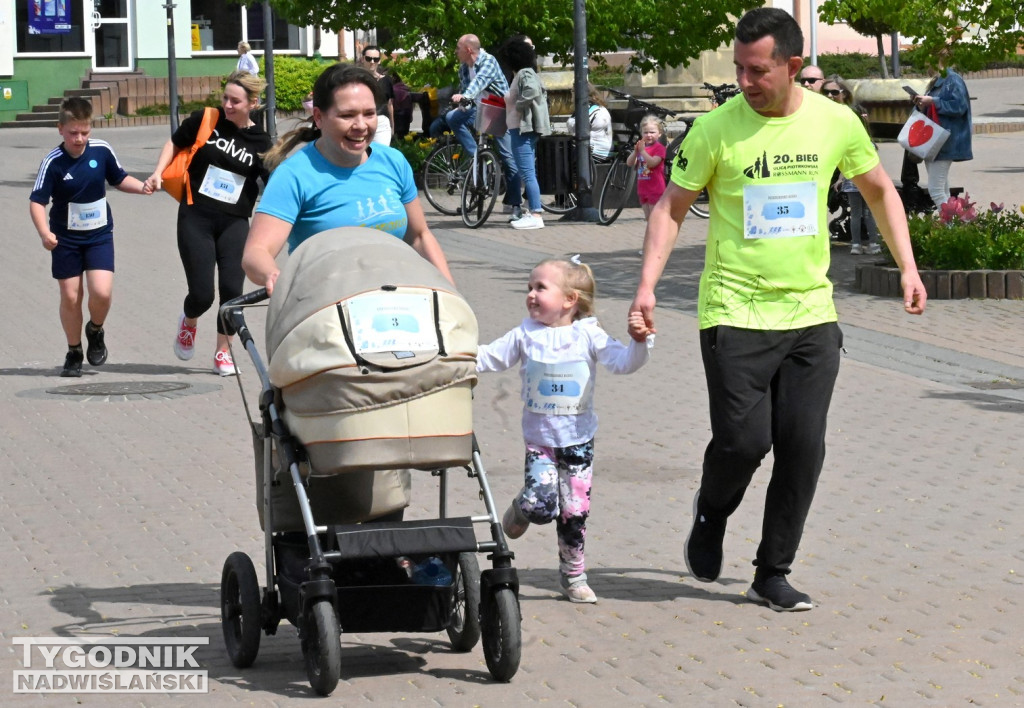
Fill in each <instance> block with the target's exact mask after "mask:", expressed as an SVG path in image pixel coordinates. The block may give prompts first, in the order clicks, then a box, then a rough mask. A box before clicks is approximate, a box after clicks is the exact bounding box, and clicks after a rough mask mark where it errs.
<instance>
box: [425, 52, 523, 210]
mask: <svg viewBox="0 0 1024 708" xmlns="http://www.w3.org/2000/svg"><path fill="white" fill-rule="evenodd" d="M455 52H456V55H457V56H458V58H459V61H460V62H461V64H460V65H459V92H458V93H456V94H454V95H453V96H452V103H453V104H456V107H455V108H453V109H452V110H450V111H448V113H447V114H445V116H444V121H443V122H442V121H441V120H436V121H434V123H433V124H432V125H431V126H430V135H431V137H434V138H437V137H440V135H441V133H442V132H444V125H445V123H446V124H447V126H448V128H449V129H450V130H451V131H452V132H453V133H454V134H455V137H456V138H457V139H458V141H459V143H460V144H461V145H462V147H463V148H465V150H466V152H467V154H470V155H474V154H476V139H475V138H474V137H473V132H472V131H471V130H470V126H471V125H473V124H474V122H475V120H476V111H477V106H476V102H477V101H478V100H479V99H480V98H482V97H483V94H484V93H485V92H488V93H493V94H495V95H497V96H502V97H504V96H505V94H506V93H508V81H507V80H506V79H505V75H504V74H503V73H502V71H501V67H500V66H499V65H498V60H497V59H495V58H494V56H493V55H491V54H489V53H488V52H487V51H486V50H485V49H484V48H483V47H481V46H480V39H479V38H478V37H477V36H476V35H475V34H466V35H463V36H462V37H460V38H459V41H458V44H456V46H455ZM463 98H469V99H472V100H473V101H474V103H473V105H471V106H469V107H467V108H462V107H460V106H458V103H459V101H461V100H462V99H463ZM494 142H495V143H496V145H497V148H498V155H499V157H500V158H501V166H502V171H503V172H504V174H505V198H504V200H503V201H504V203H505V211H506V213H511V212H512V211H513V210H514V209H515V207H518V206H520V204H522V200H523V190H522V186H521V185H520V184H519V173H518V172H517V171H516V168H515V161H514V160H513V158H512V144H511V142H510V140H509V136H508V133H506V134H505V135H503V136H501V137H500V138H499V137H495V139H494Z"/></svg>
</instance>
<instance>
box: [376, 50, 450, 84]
mask: <svg viewBox="0 0 1024 708" xmlns="http://www.w3.org/2000/svg"><path fill="white" fill-rule="evenodd" d="M384 66H385V68H387V69H389V70H391V71H393V72H395V73H396V74H398V75H399V76H400V77H402V81H404V82H405V85H406V86H408V87H409V90H410V91H422V90H423V89H424V88H425V87H427V86H433V87H435V88H445V87H446V86H457V85H458V83H459V73H458V70H457V68H456V67H455V65H454V64H453V63H452V60H451V59H449V58H440V59H429V58H424V59H412V58H409V57H405V56H400V55H399V56H393V57H391V58H390V59H388V60H387V61H386V62H385V63H384Z"/></svg>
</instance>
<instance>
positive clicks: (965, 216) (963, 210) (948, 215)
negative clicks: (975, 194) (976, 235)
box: [939, 192, 978, 224]
mask: <svg viewBox="0 0 1024 708" xmlns="http://www.w3.org/2000/svg"><path fill="white" fill-rule="evenodd" d="M977 216H978V212H977V211H976V210H975V208H974V202H972V201H971V195H970V194H967V193H966V192H964V196H962V197H950V198H949V199H948V200H947V201H946V202H945V203H944V204H943V205H942V206H940V207H939V219H940V220H941V221H942V223H943V224H948V223H949V222H950V221H952V220H953V219H956V220H957V221H971V220H973V219H975V218H976V217H977Z"/></svg>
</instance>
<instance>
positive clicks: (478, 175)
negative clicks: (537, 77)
mask: <svg viewBox="0 0 1024 708" xmlns="http://www.w3.org/2000/svg"><path fill="white" fill-rule="evenodd" d="M504 103H505V102H504V101H501V105H500V106H498V105H497V103H488V99H487V98H485V99H484V100H483V102H482V103H481V104H480V106H479V107H478V108H477V113H476V134H477V137H476V140H477V143H476V152H475V153H473V155H472V156H471V157H470V160H469V169H468V171H467V172H466V176H465V179H464V180H463V182H462V199H461V209H460V214H461V216H462V223H463V224H465V225H466V226H468V227H469V228H471V229H476V228H479V227H480V226H483V224H484V222H485V221H487V217H488V216H490V215H491V211H492V210H493V209H494V202H495V200H496V199H497V198H498V191H499V190H500V189H501V162H500V161H499V159H498V154H497V152H496V151H495V150H494V149H493V148H492V147H491V144H492V140H493V138H494V137H495V136H494V132H495V131H498V130H499V129H500V130H501V131H502V132H503V131H504V130H505V105H504Z"/></svg>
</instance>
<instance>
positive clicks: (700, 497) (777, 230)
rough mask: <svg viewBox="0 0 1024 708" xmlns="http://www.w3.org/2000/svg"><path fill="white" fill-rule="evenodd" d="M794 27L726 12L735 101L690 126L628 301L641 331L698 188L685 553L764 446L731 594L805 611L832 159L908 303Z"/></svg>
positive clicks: (897, 211) (694, 555) (905, 274)
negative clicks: (695, 459)
mask: <svg viewBox="0 0 1024 708" xmlns="http://www.w3.org/2000/svg"><path fill="white" fill-rule="evenodd" d="M803 44H804V41H803V34H802V33H801V31H800V27H799V26H798V25H797V23H796V21H795V20H793V18H792V17H791V16H790V15H789V14H788V13H786V12H785V11H784V10H780V9H777V8H768V7H761V8H757V9H755V10H751V11H750V12H748V13H747V14H746V15H744V16H743V17H742V18H741V19H740V21H739V23H738V24H737V26H736V41H735V44H734V54H733V63H734V64H735V67H736V80H737V83H738V84H739V87H740V89H741V90H742V91H743V99H739V98H736V99H733V100H731V101H729V102H728V103H726V104H724V105H723V106H721V107H719V108H718V109H716V110H715V111H713V112H711V113H709V114H707V115H706V116H704V117H701V118H699V119H698V120H697V122H696V123H695V124H694V126H693V128H692V130H691V131H690V133H689V134H688V135H687V136H686V140H684V141H683V144H682V146H681V147H680V150H679V152H678V153H677V156H676V159H675V164H674V165H673V169H672V179H671V183H670V184H669V186H668V189H667V190H666V191H665V194H664V196H663V197H662V198H661V200H660V201H659V202H658V203H657V205H656V206H655V207H654V210H653V212H652V213H651V216H650V220H649V222H648V224H647V233H646V236H645V237H644V258H643V267H642V270H641V275H640V284H639V286H638V288H637V292H636V297H635V298H634V300H633V304H632V305H631V307H630V310H631V311H640V312H642V313H643V315H644V318H645V320H646V321H647V325H648V326H649V327H651V329H652V331H653V329H654V305H655V296H654V288H655V286H656V285H657V283H658V280H659V279H660V278H661V275H662V273H663V272H664V269H665V264H666V263H667V261H668V258H669V255H670V254H671V252H672V248H673V246H674V245H675V241H676V238H677V236H678V232H679V226H680V225H681V223H682V221H683V217H684V216H685V215H686V212H687V209H689V207H690V205H691V204H692V203H693V202H694V200H695V199H696V198H697V196H698V195H699V194H700V191H701V190H702V189H703V188H704V187H705V186H706V187H707V189H708V192H709V194H710V197H711V220H710V222H709V225H708V243H707V251H706V255H705V262H704V272H703V274H702V275H701V281H700V294H699V302H698V317H699V320H700V330H701V331H700V342H701V353H702V357H703V360H704V372H705V376H706V378H707V385H708V397H709V401H710V410H711V434H712V437H711V442H710V443H709V444H708V447H707V450H706V452H705V454H704V469H703V474H702V477H701V486H700V490H699V491H698V492H697V495H696V497H695V498H694V522H693V527H692V529H691V531H690V535H689V536H688V537H687V539H686V545H685V547H684V557H685V559H686V567H687V569H688V570H689V571H690V573H691V574H692V575H693V576H694V577H695V578H697V579H698V580H701V581H704V582H712V581H714V580H716V579H717V578H718V576H719V574H720V573H721V569H722V555H723V551H722V544H723V541H724V539H725V528H726V521H727V519H728V517H729V515H730V514H732V512H734V511H735V510H736V508H737V507H738V506H739V504H740V502H741V501H742V499H743V494H744V492H745V491H746V488H747V485H748V484H749V483H750V479H751V477H752V476H753V474H754V472H755V470H756V469H757V467H758V466H759V465H760V463H761V460H762V459H763V458H764V456H765V455H766V454H767V453H768V451H769V450H773V451H774V457H775V466H774V468H773V469H772V476H771V482H770V484H769V485H768V493H767V497H766V499H765V510H764V521H763V526H762V538H761V543H760V545H759V546H758V549H757V554H756V557H755V560H754V565H755V567H756V570H755V572H754V582H753V584H752V585H751V587H750V590H749V591H748V593H747V597H748V598H749V599H751V600H753V601H755V602H763V603H765V604H767V605H768V606H769V607H771V608H772V609H773V610H777V611H792V610H809V609H811V608H812V607H813V603H812V601H811V598H810V596H808V595H807V594H805V593H803V592H800V591H798V590H796V589H795V588H793V587H792V586H791V585H790V584H789V582H788V580H787V579H786V576H787V575H788V573H789V571H790V567H791V565H792V563H793V560H794V559H795V557H796V551H797V548H798V547H799V545H800V537H801V535H802V534H803V527H804V521H805V520H806V518H807V513H808V511H809V510H810V506H811V500H812V499H813V497H814V490H815V487H816V486H817V482H818V476H819V474H820V473H821V468H822V463H823V462H824V458H825V418H826V415H827V413H828V407H829V403H830V401H831V398H832V389H833V387H834V385H835V380H836V376H837V374H838V372H839V350H840V348H841V347H842V332H840V330H839V326H838V324H837V322H836V319H837V317H836V312H835V307H834V306H833V303H832V284H831V283H830V282H829V280H828V277H827V275H826V274H827V271H828V264H829V249H830V246H829V232H828V226H827V222H826V206H825V205H826V197H827V189H828V186H829V181H830V179H831V177H832V173H833V171H834V170H835V168H836V167H838V168H839V169H840V170H841V171H842V173H843V174H844V175H848V176H850V177H851V178H852V179H853V182H854V183H855V184H856V185H857V188H858V189H859V190H860V192H861V194H863V195H864V198H865V200H866V201H867V203H868V205H869V206H870V208H871V211H872V212H873V213H874V215H875V218H876V220H877V223H878V227H879V230H880V231H881V232H882V236H883V237H884V238H885V242H886V244H887V245H888V247H889V251H890V253H892V254H893V256H894V258H895V260H896V264H897V265H898V266H899V268H900V270H901V271H902V285H903V307H904V309H905V310H906V312H908V313H909V314H915V315H917V314H921V313H922V312H923V311H924V307H925V302H926V300H927V295H926V293H925V289H924V286H923V284H922V283H921V278H920V276H919V275H918V272H917V266H916V265H915V263H914V255H913V252H912V250H911V247H910V237H909V234H908V232H907V222H906V216H905V214H904V212H903V207H902V204H901V202H900V198H899V195H898V194H897V193H896V190H895V188H894V187H893V185H892V181H891V180H890V179H889V177H888V176H887V175H886V174H885V172H884V171H883V169H882V167H881V166H880V165H879V162H878V155H877V152H876V151H875V149H874V147H872V145H871V141H870V139H869V138H868V135H867V133H866V132H865V130H864V128H863V126H862V125H861V123H860V120H859V119H858V117H857V116H856V115H855V114H854V113H853V112H852V111H850V110H849V109H847V108H846V107H845V106H841V105H839V104H835V103H832V102H830V101H829V100H828V99H826V98H824V97H822V96H820V95H818V94H816V93H813V92H811V91H804V90H802V89H801V88H800V87H799V86H798V85H797V84H795V83H794V79H795V77H796V75H797V73H798V72H799V71H800V67H801V64H802V59H801V56H802V54H803Z"/></svg>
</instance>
